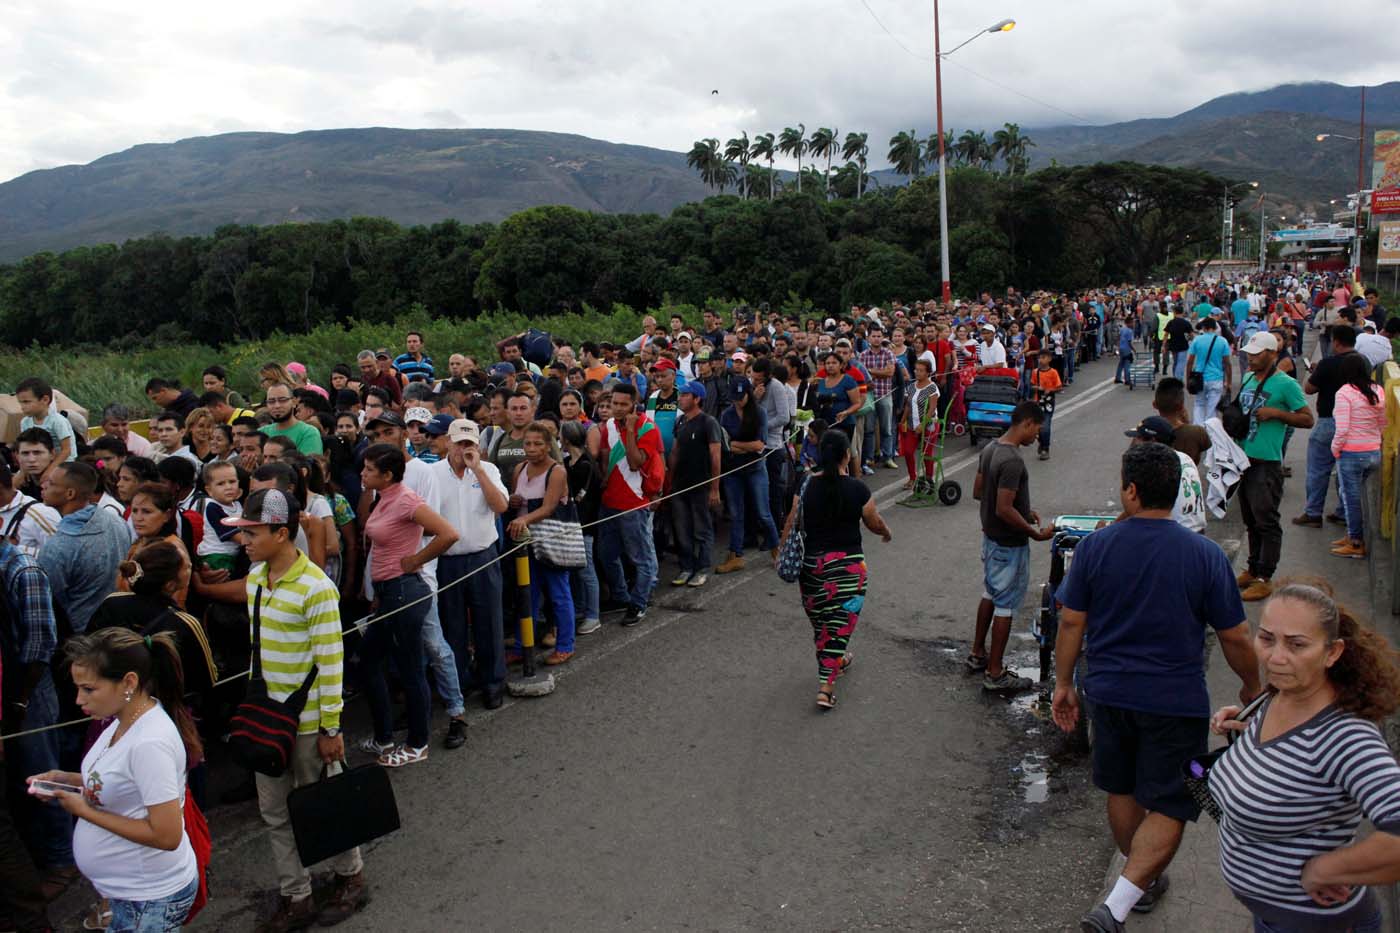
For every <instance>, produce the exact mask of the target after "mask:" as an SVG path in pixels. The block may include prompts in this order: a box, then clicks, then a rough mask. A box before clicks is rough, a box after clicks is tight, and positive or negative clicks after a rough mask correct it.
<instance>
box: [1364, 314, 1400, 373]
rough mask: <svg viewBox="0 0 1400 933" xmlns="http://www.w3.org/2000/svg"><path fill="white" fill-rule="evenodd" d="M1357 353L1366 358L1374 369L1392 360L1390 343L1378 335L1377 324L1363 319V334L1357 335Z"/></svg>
mask: <svg viewBox="0 0 1400 933" xmlns="http://www.w3.org/2000/svg"><path fill="white" fill-rule="evenodd" d="M1356 352H1357V353H1360V354H1361V355H1362V356H1364V357H1366V362H1368V363H1370V364H1371V368H1372V369H1374V368H1376V367H1377V366H1379V365H1381V364H1382V363H1386V362H1389V361H1390V359H1391V358H1392V355H1393V354H1392V348H1391V346H1390V341H1389V340H1387V339H1385V338H1384V337H1382V336H1381V335H1380V334H1378V333H1376V322H1375V321H1372V320H1370V319H1363V322H1362V325H1361V332H1360V333H1358V334H1357V335H1356Z"/></svg>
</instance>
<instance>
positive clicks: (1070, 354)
mask: <svg viewBox="0 0 1400 933" xmlns="http://www.w3.org/2000/svg"><path fill="white" fill-rule="evenodd" d="M1078 357H1079V347H1078V346H1073V347H1065V382H1066V383H1067V384H1068V383H1071V382H1073V381H1074V366H1075V364H1076V363H1078V362H1079V359H1078Z"/></svg>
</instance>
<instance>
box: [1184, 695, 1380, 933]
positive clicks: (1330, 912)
mask: <svg viewBox="0 0 1400 933" xmlns="http://www.w3.org/2000/svg"><path fill="white" fill-rule="evenodd" d="M1272 702H1273V700H1269V701H1268V703H1266V704H1265V705H1264V707H1263V708H1262V709H1261V710H1260V711H1259V712H1258V713H1256V714H1255V715H1254V716H1253V718H1252V719H1251V720H1250V722H1249V728H1248V729H1246V730H1245V731H1244V732H1243V733H1242V734H1241V736H1240V739H1239V741H1237V742H1235V744H1234V745H1232V746H1230V750H1229V751H1228V752H1226V753H1225V754H1224V755H1222V756H1220V760H1219V761H1218V762H1216V764H1215V767H1213V768H1211V769H1210V790H1211V794H1212V795H1213V796H1214V797H1215V799H1216V801H1217V802H1218V803H1219V804H1220V808H1221V810H1222V811H1223V814H1224V816H1223V818H1222V819H1221V821H1220V869H1221V873H1222V874H1223V875H1224V876H1225V883H1226V884H1228V885H1229V886H1230V890H1231V891H1233V892H1234V894H1235V896H1236V897H1237V898H1239V900H1240V901H1241V902H1242V903H1243V904H1244V905H1245V906H1246V907H1248V908H1249V909H1250V911H1251V912H1252V913H1254V914H1255V915H1256V916H1259V917H1262V918H1263V919H1264V920H1266V921H1268V922H1269V923H1272V924H1275V925H1278V926H1283V927H1286V928H1287V929H1290V930H1338V929H1345V928H1347V927H1349V926H1350V925H1352V924H1354V923H1358V922H1360V921H1361V920H1363V919H1365V918H1366V917H1367V916H1369V915H1370V914H1371V913H1373V912H1374V911H1375V909H1376V899H1375V896H1374V895H1373V894H1371V893H1370V891H1369V889H1368V888H1367V887H1366V886H1365V885H1357V886H1356V887H1355V889H1354V890H1353V892H1352V895H1351V897H1350V898H1348V899H1347V900H1346V901H1345V902H1344V903H1341V904H1338V905H1336V906H1333V907H1323V906H1322V905H1320V904H1317V903H1314V901H1313V899H1312V898H1311V897H1309V896H1308V894H1307V892H1306V891H1304V890H1303V888H1302V885H1300V884H1299V883H1298V882H1299V879H1300V878H1301V877H1302V874H1303V865H1304V863H1306V862H1307V860H1308V859H1310V858H1312V857H1313V856H1314V855H1319V854H1321V853H1323V852H1330V851H1332V850H1333V849H1338V848H1341V847H1342V846H1345V845H1349V844H1351V843H1352V842H1353V841H1354V840H1355V839H1356V831H1357V828H1358V827H1359V826H1360V825H1361V818H1362V817H1363V816H1364V817H1366V818H1367V819H1369V820H1370V821H1371V822H1372V823H1373V824H1375V827H1376V828H1377V829H1379V830H1381V831H1383V832H1389V833H1396V832H1400V764H1397V763H1396V761H1395V754H1394V753H1393V752H1391V750H1390V747H1389V746H1388V745H1386V742H1385V739H1384V738H1383V737H1382V736H1381V733H1380V730H1379V729H1377V728H1376V726H1375V725H1374V724H1372V723H1370V722H1367V721H1366V720H1364V719H1361V718H1359V717H1357V716H1354V715H1352V714H1351V713H1347V712H1344V711H1342V710H1341V709H1338V708H1337V707H1336V706H1329V707H1327V708H1326V709H1324V710H1322V711H1321V712H1320V713H1318V714H1317V715H1316V716H1314V717H1313V718H1312V719H1310V720H1308V721H1307V722H1305V723H1303V724H1302V725H1300V726H1296V727H1294V728H1292V729H1290V730H1288V731H1287V732H1285V733H1283V734H1282V735H1278V736H1275V737H1274V738H1272V739H1270V740H1269V741H1267V742H1261V741H1260V739H1259V735H1260V728H1261V727H1262V725H1263V722H1264V717H1265V716H1266V715H1267V714H1268V709H1269V704H1271V703H1272Z"/></svg>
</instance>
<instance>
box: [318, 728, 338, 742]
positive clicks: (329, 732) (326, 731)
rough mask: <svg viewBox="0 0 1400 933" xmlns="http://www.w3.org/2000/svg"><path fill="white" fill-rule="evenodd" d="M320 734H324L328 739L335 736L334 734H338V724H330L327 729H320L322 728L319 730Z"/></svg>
mask: <svg viewBox="0 0 1400 933" xmlns="http://www.w3.org/2000/svg"><path fill="white" fill-rule="evenodd" d="M321 734H322V735H324V736H325V737H326V738H328V739H333V738H335V737H336V736H338V735H340V727H339V726H332V727H331V728H329V729H322V730H321Z"/></svg>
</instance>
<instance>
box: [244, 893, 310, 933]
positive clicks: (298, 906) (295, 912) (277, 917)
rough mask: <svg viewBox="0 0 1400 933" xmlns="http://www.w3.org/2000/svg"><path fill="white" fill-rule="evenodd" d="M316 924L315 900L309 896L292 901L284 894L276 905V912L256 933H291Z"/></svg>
mask: <svg viewBox="0 0 1400 933" xmlns="http://www.w3.org/2000/svg"><path fill="white" fill-rule="evenodd" d="M315 922H316V898H314V897H311V896H310V895H308V896H306V897H304V898H302V899H301V900H299V901H294V900H292V899H291V898H290V897H288V896H286V895H285V894H284V895H282V897H281V899H280V902H279V903H278V905H277V912H276V913H274V914H273V915H272V916H271V917H269V918H268V919H267V920H266V921H265V922H264V923H263V924H262V925H261V926H259V927H258V933H291V931H292V930H304V929H306V928H307V927H309V926H311V924H313V923H315Z"/></svg>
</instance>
